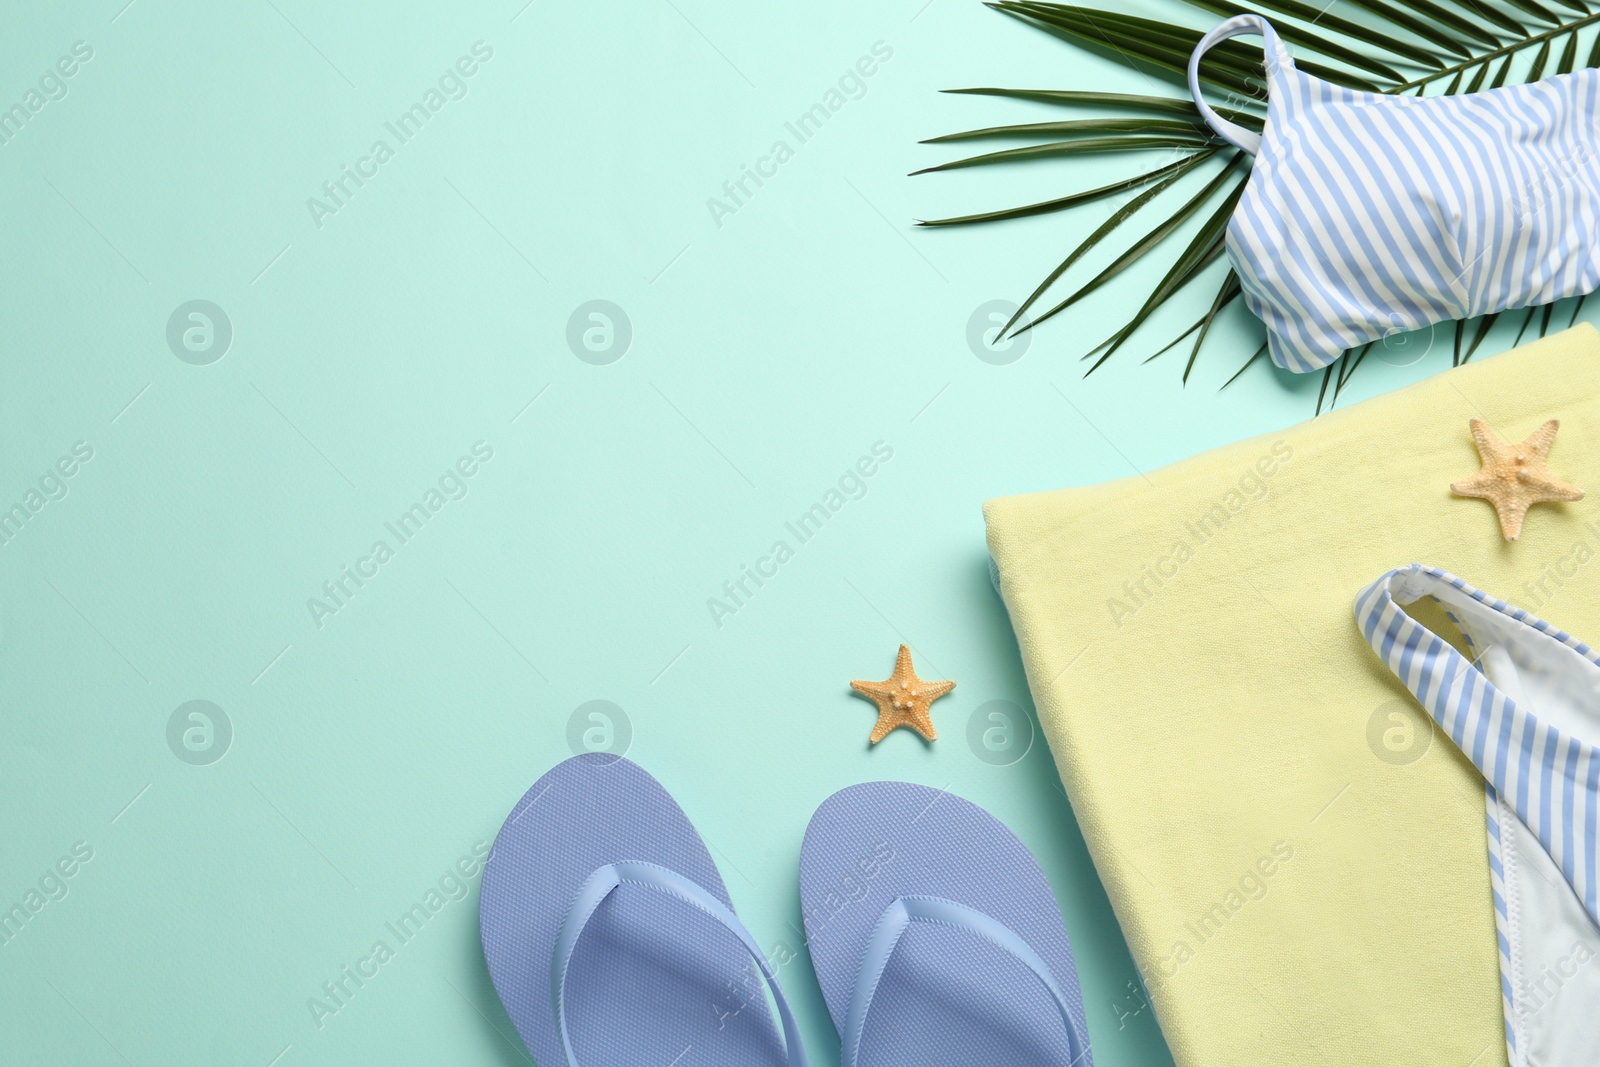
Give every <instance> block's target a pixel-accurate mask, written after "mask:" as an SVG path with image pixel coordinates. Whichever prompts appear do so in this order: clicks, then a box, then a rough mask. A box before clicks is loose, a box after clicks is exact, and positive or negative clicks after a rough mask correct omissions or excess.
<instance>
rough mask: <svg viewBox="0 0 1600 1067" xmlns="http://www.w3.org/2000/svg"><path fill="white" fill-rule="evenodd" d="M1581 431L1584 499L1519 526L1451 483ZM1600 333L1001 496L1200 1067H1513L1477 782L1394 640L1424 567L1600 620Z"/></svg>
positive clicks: (1125, 867)
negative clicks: (1513, 528)
mask: <svg viewBox="0 0 1600 1067" xmlns="http://www.w3.org/2000/svg"><path fill="white" fill-rule="evenodd" d="M1473 417H1478V418H1482V419H1484V420H1485V421H1487V422H1488V423H1489V424H1490V425H1491V426H1493V427H1495V428H1496V429H1497V430H1499V431H1500V433H1501V436H1503V437H1505V438H1506V439H1507V440H1521V439H1523V438H1524V437H1526V436H1527V435H1528V434H1530V433H1531V432H1533V431H1534V430H1535V429H1537V428H1538V426H1539V425H1540V424H1541V423H1542V422H1544V420H1545V419H1547V418H1558V419H1560V420H1561V431H1560V434H1559V436H1558V438H1557V440H1556V444H1555V447H1554V449H1553V450H1552V453H1551V457H1550V465H1551V469H1552V470H1554V471H1556V472H1557V473H1558V474H1560V475H1561V476H1563V477H1565V478H1566V479H1567V480H1569V481H1571V482H1574V483H1575V484H1577V485H1579V486H1583V487H1586V488H1588V489H1590V490H1591V494H1590V497H1589V499H1587V500H1584V501H1581V502H1578V503H1575V504H1561V505H1541V506H1539V507H1536V508H1534V509H1533V511H1531V512H1530V513H1529V515H1528V518H1527V522H1526V525H1525V526H1524V528H1523V532H1522V537H1521V540H1520V541H1518V542H1515V543H1507V542H1505V541H1503V540H1502V538H1501V536H1500V531H1499V526H1498V524H1497V522H1496V519H1495V515H1494V511H1493V510H1492V509H1491V508H1490V506H1489V505H1488V504H1486V503H1484V502H1483V501H1481V500H1470V499H1465V498H1460V497H1456V496H1453V495H1452V494H1451V493H1450V490H1449V485H1450V483H1451V482H1452V481H1454V480H1458V479H1461V478H1465V477H1468V476H1470V475H1472V474H1474V473H1476V471H1477V470H1478V455H1477V452H1476V450H1475V448H1474V446H1473V442H1472V437H1471V435H1470V433H1469V431H1468V420H1469V419H1471V418H1473ZM1596 490H1600V333H1597V332H1596V331H1595V330H1594V329H1593V328H1592V327H1589V326H1581V327H1578V328H1576V329H1573V330H1568V331H1567V332H1565V333H1562V334H1559V335H1557V336H1555V337H1551V338H1548V339H1546V340H1543V341H1540V342H1537V343H1535V344H1531V345H1528V346H1525V347H1523V348H1520V349H1517V350H1516V351H1514V352H1509V353H1506V354H1504V355H1501V356H1498V357H1495V358H1493V359H1488V360H1484V361H1483V362H1481V363H1473V364H1468V365H1467V366H1464V367H1461V368H1458V369H1455V370H1451V371H1448V372H1445V373H1442V374H1439V375H1436V376H1434V377H1433V378H1430V379H1428V380H1426V381H1423V382H1421V383H1420V384H1417V385H1413V386H1411V387H1409V388H1407V389H1403V390H1400V391H1398V392H1395V393H1391V394H1389V395H1386V396H1381V397H1378V398H1376V399H1373V400H1369V401H1367V402H1365V403H1362V404H1359V405H1356V406H1354V407H1351V408H1349V409H1346V410H1342V411H1337V412H1334V413H1332V414H1329V415H1325V416H1323V417H1321V418H1318V419H1316V420H1314V421H1312V422H1309V423H1304V424H1302V425H1299V426H1296V427H1293V428H1291V429H1288V430H1285V431H1283V432H1282V433H1278V434H1271V435H1268V436H1265V437H1261V438H1257V439H1255V440H1250V441H1243V442H1240V443H1238V444H1235V445H1230V446H1228V447H1226V448H1221V449H1218V450H1216V451H1214V452H1210V453H1207V454H1205V455H1201V456H1198V457H1195V458H1193V459H1190V460H1187V461H1185V462H1182V463H1179V464H1176V465H1174V466H1172V467H1168V468H1166V469H1164V470H1161V471H1158V472H1155V473H1153V474H1150V475H1148V476H1141V477H1136V478H1129V479H1125V480H1122V481H1119V482H1113V483H1109V484H1105V485H1098V486H1091V487H1086V488H1081V489H1068V490H1062V491H1059V492H1050V493H1038V494H1033V495H1028V496H1019V497H1009V498H1005V499H1000V500H992V501H990V502H988V504H986V505H985V507H984V514H985V518H986V520H987V523H988V540H989V551H990V554H991V555H992V556H993V558H994V560H995V563H996V564H997V566H998V569H999V575H1000V588H1001V592H1002V595H1003V596H1004V598H1005V602H1006V605H1007V608H1008V609H1009V611H1010V615H1011V620H1012V624H1013V626H1014V628H1015V629H1016V633H1017V639H1018V643H1019V645H1020V647H1021V650H1022V658H1023V663H1024V666H1025V668H1026V670H1027V675H1028V684H1029V686H1030V688H1031V690H1032V693H1033V698H1034V703H1035V705H1036V706H1037V708H1038V712H1039V719H1040V721H1041V723H1042V724H1043V727H1044V732H1045V734H1046V736H1047V737H1048V739H1049V742H1050V749H1051V752H1052V753H1053V754H1054V756H1055V760H1056V764H1057V767H1058V769H1059V770H1060V773H1061V778H1062V781H1063V783H1064V784H1065V786H1066V790H1067V794H1068V796H1069V797H1070V798H1071V800H1072V806H1073V810H1074V812H1075V813H1076V815H1077V818H1078V822H1079V824H1080V825H1081V827H1082V829H1083V833H1084V836H1085V838H1086V839H1087V841H1088V845H1089V849H1090V851H1091V853H1092V855H1093V857H1094V861H1095V866H1096V868H1097V870H1098V872H1099V875H1100V877H1101V879H1102V881H1103V882H1104V883H1105V886H1106V890H1107V892H1108V894H1109V895H1110V898H1111V902H1112V905H1113V906H1114V908H1115V910H1116V914H1117V918H1118V920H1119V921H1120V923H1121V925H1122V929H1123V932H1124V934H1125V935H1126V937H1127V939H1128V944H1129V946H1130V948H1131V949H1132V952H1133V956H1134V959H1135V960H1136V962H1137V963H1138V966H1139V968H1140V970H1141V972H1142V973H1143V976H1144V979H1145V983H1146V986H1147V987H1148V989H1149V991H1150V993H1151V999H1152V1002H1153V1005H1154V1008H1155V1012H1156V1016H1157V1018H1158V1020H1159V1021H1160V1023H1161V1028H1162V1031H1163V1033H1164V1034H1165V1036H1166V1039H1167V1042H1168V1044H1169V1046H1170V1047H1171V1049H1172V1053H1173V1057H1174V1059H1175V1060H1176V1061H1177V1063H1178V1064H1179V1065H1180V1067H1202V1065H1203V1067H1212V1065H1216V1064H1227V1065H1230V1067H1232V1065H1244V1064H1262V1065H1272V1067H1282V1065H1296V1067H1299V1065H1310V1064H1334V1065H1340V1067H1343V1065H1354V1064H1382V1065H1384V1067H1390V1065H1394V1064H1408V1065H1409V1064H1447V1065H1453V1067H1466V1065H1468V1064H1473V1065H1474V1067H1486V1065H1491V1064H1502V1065H1503V1064H1505V1063H1506V1059H1507V1057H1506V1050H1505V1028H1504V1019H1503V1016H1502V1006H1501V996H1500V970H1499V960H1498V951H1497V942H1496V933H1495V920H1494V905H1493V902H1492V898H1491V894H1490V885H1489V870H1488V864H1487V858H1486V848H1485V830H1484V826H1485V809H1484V793H1483V784H1482V781H1483V780H1482V777H1481V776H1480V775H1479V774H1478V772H1477V771H1476V770H1475V769H1474V768H1473V766H1472V765H1471V763H1470V762H1468V761H1467V760H1466V758H1465V757H1463V756H1462V755H1461V753H1460V752H1459V751H1458V750H1457V749H1456V748H1455V747H1454V745H1453V744H1452V743H1451V741H1450V739H1449V738H1448V737H1446V736H1444V735H1443V734H1442V733H1441V734H1439V735H1438V736H1436V737H1434V736H1432V734H1431V727H1430V720H1429V719H1427V717H1426V716H1425V715H1424V714H1423V713H1422V712H1420V711H1419V710H1417V709H1416V708H1415V705H1414V702H1413V701H1412V700H1411V698H1410V696H1409V694H1408V693H1407V692H1406V690H1405V689H1404V687H1403V686H1402V685H1401V683H1400V682H1399V681H1398V680H1397V679H1395V678H1394V677H1393V676H1392V675H1391V674H1390V673H1389V672H1388V671H1387V670H1386V669H1385V668H1384V666H1383V665H1382V664H1381V663H1380V662H1379V661H1378V660H1377V659H1376V658H1375V657H1374V656H1373V654H1372V652H1371V650H1370V649H1369V648H1368V647H1367V644H1366V642H1365V641H1364V640H1363V638H1362V636H1361V634H1360V632H1359V631H1358V630H1357V629H1356V627H1355V625H1354V623H1353V621H1352V607H1351V605H1352V603H1353V601H1354V599H1355V596H1356V594H1357V593H1358V592H1359V591H1360V590H1361V589H1362V588H1363V587H1364V586H1366V585H1367V584H1368V583H1370V582H1371V581H1373V580H1374V579H1375V578H1376V577H1377V576H1379V575H1381V574H1383V573H1384V572H1385V571H1386V570H1388V569H1389V568H1391V567H1397V566H1401V565H1404V564H1407V563H1411V562H1414V561H1422V562H1425V563H1429V564H1432V565H1435V566H1439V567H1443V568H1445V569H1446V570H1449V571H1451V572H1453V573H1455V574H1458V575H1462V576H1463V577H1466V578H1467V579H1468V580H1470V581H1471V582H1473V583H1474V584H1476V585H1478V586H1480V587H1481V588H1486V589H1491V590H1495V591H1497V592H1498V593H1499V595H1501V596H1504V597H1506V598H1507V599H1510V600H1512V601H1513V602H1514V603H1516V604H1518V606H1520V607H1523V608H1526V609H1528V610H1529V611H1532V612H1535V613H1536V614H1538V615H1539V616H1541V617H1543V618H1544V619H1547V620H1549V621H1550V622H1551V623H1553V624H1554V625H1557V626H1559V627H1561V628H1563V629H1565V630H1566V631H1568V632H1569V633H1577V634H1595V633H1600V562H1596V560H1600V507H1597V505H1596V503H1595V500H1596V493H1595V491H1596Z"/></svg>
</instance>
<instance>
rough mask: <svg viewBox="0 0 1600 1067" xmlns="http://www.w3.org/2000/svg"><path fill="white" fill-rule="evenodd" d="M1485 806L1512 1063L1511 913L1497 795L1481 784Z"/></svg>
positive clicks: (1503, 1006)
mask: <svg viewBox="0 0 1600 1067" xmlns="http://www.w3.org/2000/svg"><path fill="white" fill-rule="evenodd" d="M1483 800H1484V807H1485V808H1486V809H1487V810H1488V823H1489V888H1490V890H1491V891H1492V892H1493V893H1494V933H1495V940H1497V941H1499V942H1500V1010H1501V1012H1502V1013H1503V1014H1504V1015H1505V1020H1506V1050H1507V1051H1508V1052H1510V1054H1511V1062H1512V1063H1520V1062H1521V1061H1520V1060H1519V1059H1518V1057H1517V1026H1516V1018H1515V1012H1514V997H1513V995H1512V991H1511V988H1512V987H1511V916H1510V914H1508V912H1507V911H1506V895H1507V889H1506V868H1505V864H1504V862H1503V861H1502V859H1501V849H1500V796H1499V794H1497V793H1496V792H1495V791H1494V786H1492V785H1490V784H1489V783H1488V782H1485V783H1483Z"/></svg>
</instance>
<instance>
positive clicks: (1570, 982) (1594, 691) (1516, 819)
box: [1356, 564, 1600, 1067]
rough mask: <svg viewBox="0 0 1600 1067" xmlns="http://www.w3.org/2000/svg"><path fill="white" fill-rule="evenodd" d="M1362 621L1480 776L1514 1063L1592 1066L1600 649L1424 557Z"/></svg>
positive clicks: (1399, 723) (1597, 1022)
mask: <svg viewBox="0 0 1600 1067" xmlns="http://www.w3.org/2000/svg"><path fill="white" fill-rule="evenodd" d="M1356 621H1357V623H1358V624H1359V625H1360V627H1361V631H1362V633H1363V635H1364V636H1365V637H1366V639H1367V641H1368V643H1369V644H1371V645H1372V649H1373V651H1374V652H1376V653H1377V654H1378V656H1379V658H1380V659H1382V660H1383V662H1384V665H1385V666H1387V667H1388V668H1389V669H1390V670H1391V671H1393V672H1394V674H1395V675H1396V676H1397V677H1398V678H1399V679H1400V681H1401V682H1403V683H1404V684H1405V686H1406V688H1407V689H1409V690H1410V691H1411V693H1412V695H1413V696H1415V697H1416V699H1417V701H1418V702H1419V703H1420V704H1421V705H1422V707H1423V708H1425V709H1426V710H1427V712H1428V713H1429V714H1430V715H1431V716H1432V721H1433V723H1434V724H1436V725H1435V726H1434V727H1433V729H1434V730H1435V732H1437V731H1443V733H1444V734H1445V735H1446V736H1447V737H1449V739H1450V740H1451V741H1452V742H1453V743H1454V744H1455V745H1456V747H1457V748H1459V749H1460V750H1461V752H1462V753H1463V754H1465V755H1466V756H1467V758H1468V759H1470V760H1471V761H1472V763H1473V764H1474V765H1475V766H1476V767H1477V768H1478V770H1479V771H1480V772H1481V773H1482V774H1483V777H1484V783H1485V795H1486V798H1487V806H1488V837H1489V846H1488V862H1489V871H1490V883H1491V885H1492V886H1493V887H1494V906H1495V918H1496V925H1497V927H1498V930H1499V939H1500V985H1501V997H1502V1000H1503V1003H1504V1007H1505V1015H1506V1048H1507V1051H1508V1053H1509V1056H1510V1062H1511V1065H1512V1067H1579V1065H1585V1067H1588V1065H1592V1064H1593V1063H1594V1062H1595V1061H1596V1052H1595V1050H1596V1049H1597V1048H1600V925H1597V924H1600V909H1597V899H1596V898H1597V892H1600V831H1597V819H1600V752H1597V751H1596V748H1595V744H1596V742H1600V653H1597V652H1596V651H1595V650H1594V649H1592V648H1590V647H1589V646H1588V645H1586V644H1584V643H1583V642H1581V641H1578V640H1577V639H1575V638H1573V637H1570V636H1568V635H1567V634H1565V633H1562V632H1561V631H1560V630H1558V629H1556V628H1555V627H1553V626H1551V625H1550V624H1549V623H1546V622H1544V621H1543V620H1542V619H1537V618H1535V617H1534V616H1532V615H1529V614H1528V613H1527V612H1526V611H1523V610H1522V609H1520V608H1515V607H1512V606H1511V605H1509V604H1507V603H1506V602H1505V601H1503V600H1496V599H1495V598H1494V597H1491V596H1488V595H1486V594H1484V593H1482V592H1479V591H1478V590H1476V589H1474V588H1472V587H1471V586H1469V585H1467V584H1466V583H1465V582H1463V581H1462V580H1461V579H1459V578H1457V577H1455V576H1454V575H1451V574H1447V573H1446V572H1444V571H1441V570H1439V569H1437V568H1433V567H1423V566H1420V565H1418V564H1412V565H1411V566H1409V567H1402V568H1400V569H1398V570H1393V571H1390V572H1389V573H1387V574H1385V575H1384V576H1383V577H1382V578H1379V579H1378V580H1377V581H1376V582H1373V583H1372V584H1371V585H1369V586H1368V587H1367V588H1366V589H1364V590H1363V591H1362V592H1361V595H1360V596H1359V597H1358V598H1357V599H1356ZM1394 719H1395V722H1394V729H1395V730H1396V731H1400V732H1404V731H1406V730H1409V729H1411V728H1412V724H1411V723H1409V722H1408V721H1407V719H1406V717H1405V716H1404V715H1403V714H1401V713H1400V712H1396V713H1395V715H1394ZM1423 722H1424V723H1425V722H1426V720H1423ZM1426 728H1427V727H1426V726H1424V729H1426Z"/></svg>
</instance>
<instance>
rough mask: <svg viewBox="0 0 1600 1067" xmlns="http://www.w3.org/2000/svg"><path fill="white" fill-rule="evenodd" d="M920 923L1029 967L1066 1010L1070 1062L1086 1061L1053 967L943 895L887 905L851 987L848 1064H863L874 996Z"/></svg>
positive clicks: (1001, 927)
mask: <svg viewBox="0 0 1600 1067" xmlns="http://www.w3.org/2000/svg"><path fill="white" fill-rule="evenodd" d="M914 922H922V923H930V924H932V925H935V926H944V927H950V928H953V929H956V930H960V931H961V932H963V933H966V934H971V935H972V936H973V937H978V938H982V939H983V940H985V941H987V942H989V943H990V944H992V945H994V946H996V947H997V948H999V949H1001V950H1003V951H1005V952H1006V953H1008V954H1010V955H1011V956H1012V957H1013V958H1015V959H1016V960H1017V961H1018V962H1020V963H1022V964H1023V965H1024V966H1026V967H1027V968H1028V969H1029V970H1030V971H1032V972H1033V973H1034V976H1035V977H1037V978H1038V979H1039V982H1040V984H1042V985H1043V986H1044V987H1045V989H1046V990H1047V991H1048V992H1049V994H1050V997H1051V999H1052V1000H1054V1001H1055V1004H1056V1010H1057V1011H1059V1012H1060V1013H1061V1022H1062V1025H1063V1026H1065V1027H1066V1030H1067V1047H1068V1049H1069V1051H1070V1054H1071V1057H1072V1058H1071V1059H1070V1060H1069V1061H1068V1062H1069V1064H1077V1063H1079V1062H1081V1061H1082V1060H1083V1058H1084V1054H1085V1052H1087V1050H1088V1044H1087V1042H1086V1041H1085V1040H1084V1038H1083V1035H1081V1034H1080V1033H1079V1032H1078V1027H1077V1024H1076V1023H1074V1022H1073V1019H1072V1012H1071V1010H1070V1009H1069V1008H1068V1007H1067V998H1066V997H1065V996H1064V995H1063V994H1062V992H1061V987H1060V986H1058V985H1056V980H1055V977H1054V976H1053V975H1052V974H1051V973H1050V967H1049V965H1048V964H1046V963H1045V962H1044V960H1042V959H1040V958H1039V954H1038V953H1036V952H1034V951H1033V949H1032V948H1030V947H1028V943H1027V942H1026V941H1024V940H1022V938H1021V937H1019V936H1017V934H1016V932H1015V931H1013V930H1012V929H1011V928H1010V927H1008V926H1006V925H1005V924H1004V923H1001V922H999V921H998V920H996V919H994V918H993V917H992V916H989V915H985V914H984V913H983V912H981V911H978V910H976V909H975V908H969V907H967V906H966V905H965V904H958V903H956V902H955V901H953V900H945V899H944V898H943V897H926V896H907V897H896V898H895V899H894V900H892V901H890V902H889V906H888V907H886V908H884V909H883V914H881V915H879V916H878V922H877V924H876V925H875V926H874V927H873V928H872V933H871V934H870V935H869V936H868V938H867V943H866V945H865V947H864V948H863V949H862V950H861V963H860V965H859V966H858V967H857V968H856V981H855V985H854V987H853V988H852V989H851V991H850V1007H849V1009H848V1010H847V1011H846V1013H845V1025H844V1034H843V1043H842V1048H841V1055H842V1058H843V1064H842V1067H858V1064H859V1057H860V1055H861V1037H862V1033H863V1031H865V1029H866V1025H867V1013H868V1012H870V1011H871V1010H872V998H873V996H874V995H875V994H876V993H877V991H878V982H879V980H880V979H881V978H882V977H883V972H884V968H886V967H888V966H889V957H890V956H892V955H893V954H894V950H895V946H897V945H898V944H899V943H900V937H901V935H903V934H904V933H905V932H906V930H907V929H909V928H910V926H911V924H912V923H914Z"/></svg>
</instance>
